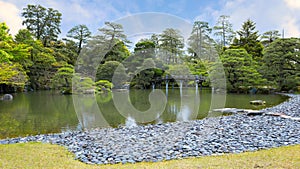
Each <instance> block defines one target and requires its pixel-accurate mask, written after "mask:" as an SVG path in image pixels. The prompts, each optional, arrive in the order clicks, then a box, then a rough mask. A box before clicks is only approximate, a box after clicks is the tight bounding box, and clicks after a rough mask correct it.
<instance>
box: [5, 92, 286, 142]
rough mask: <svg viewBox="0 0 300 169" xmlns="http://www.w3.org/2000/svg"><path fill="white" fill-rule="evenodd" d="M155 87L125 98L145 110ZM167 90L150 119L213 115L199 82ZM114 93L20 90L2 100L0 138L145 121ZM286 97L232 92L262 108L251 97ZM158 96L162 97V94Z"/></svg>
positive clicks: (272, 101)
mask: <svg viewBox="0 0 300 169" xmlns="http://www.w3.org/2000/svg"><path fill="white" fill-rule="evenodd" d="M154 91H156V89H155V90H154ZM154 91H153V90H131V91H130V92H128V94H129V96H128V95H127V97H126V99H127V100H126V101H124V103H125V104H126V103H128V100H130V102H131V103H132V106H133V107H134V108H135V109H137V110H139V111H141V112H145V111H147V110H148V109H150V108H151V104H150V102H149V95H150V94H151V93H153V92H154ZM163 91H164V90H163ZM166 92H168V97H167V98H168V101H167V103H166V105H165V108H164V111H163V112H162V113H160V112H156V111H154V112H153V114H152V115H151V116H153V120H152V121H150V123H164V122H172V121H176V120H181V121H186V120H192V119H201V118H205V117H207V116H208V115H209V114H208V111H209V110H210V109H211V101H212V95H211V91H210V90H203V91H201V90H199V91H198V92H197V91H195V88H190V89H187V88H183V89H182V95H181V97H180V90H179V89H172V90H169V91H166ZM72 97H73V98H72ZM113 97H119V95H118V94H114V93H106V94H101V95H96V96H93V95H90V96H89V95H85V96H79V95H78V96H77V95H73V96H70V95H69V96H64V95H60V94H58V93H55V92H49V91H41V92H33V93H18V94H14V100H13V101H12V102H3V101H0V138H6V137H16V136H24V135H34V134H42V133H55V132H61V131H66V130H76V129H79V128H93V127H109V126H111V127H118V126H119V125H125V124H126V122H127V124H128V123H129V124H131V122H132V120H131V119H130V118H129V119H128V118H127V117H128V116H130V117H131V118H133V119H134V120H135V121H136V123H137V124H139V125H140V124H141V123H140V121H139V120H141V119H139V120H137V119H136V118H135V116H133V115H132V114H130V113H129V114H128V115H127V116H124V115H123V114H121V113H120V112H119V111H118V109H117V108H116V107H115V105H114V101H113ZM218 97H219V95H214V98H217V99H218ZM220 98H222V96H220ZM285 99H286V97H283V96H280V95H237V94H227V100H226V107H236V108H245V109H258V108H259V109H260V108H264V107H255V106H253V105H250V104H249V101H251V100H265V101H266V102H267V104H266V106H273V105H276V104H279V103H280V102H282V101H284V100H285ZM154 100H155V101H157V103H159V102H160V100H159V99H154ZM74 105H75V106H74ZM154 105H156V103H155V104H154ZM75 110H76V111H75ZM99 112H100V113H99ZM151 118H152V117H151Z"/></svg>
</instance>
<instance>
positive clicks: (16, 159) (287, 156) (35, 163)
mask: <svg viewBox="0 0 300 169" xmlns="http://www.w3.org/2000/svg"><path fill="white" fill-rule="evenodd" d="M0 168H8V169H9V168H30V169H34V168H72V169H73V168H74V169H76V168H116V169H117V168H128V169H134V168H145V169H148V168H149V169H152V168H178V169H181V168H300V145H296V146H287V147H280V148H274V149H269V150H261V151H257V152H247V153H241V154H226V155H221V156H210V157H199V158H188V159H182V160H171V161H163V162H157V163H147V162H142V163H136V164H125V165H122V164H116V165H87V164H84V163H81V162H79V161H76V160H74V156H73V155H72V154H71V153H69V152H68V151H67V150H66V149H65V148H64V147H62V146H58V145H51V144H43V143H25V144H11V145H0Z"/></svg>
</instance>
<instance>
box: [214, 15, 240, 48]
mask: <svg viewBox="0 0 300 169" xmlns="http://www.w3.org/2000/svg"><path fill="white" fill-rule="evenodd" d="M229 18H230V17H229V16H227V15H221V16H220V17H219V19H218V21H217V24H216V25H215V26H214V28H213V29H214V31H215V33H214V35H216V36H218V37H220V43H221V45H222V47H225V46H227V45H230V44H231V42H232V39H233V38H234V36H235V33H234V31H233V29H232V24H231V23H230V22H229Z"/></svg>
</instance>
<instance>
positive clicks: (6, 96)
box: [0, 94, 14, 100]
mask: <svg viewBox="0 0 300 169" xmlns="http://www.w3.org/2000/svg"><path fill="white" fill-rule="evenodd" d="M13 98H14V97H13V96H12V95H11V94H5V95H4V96H3V97H2V98H1V99H0V100H13Z"/></svg>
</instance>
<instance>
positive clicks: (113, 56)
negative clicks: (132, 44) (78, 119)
mask: <svg viewBox="0 0 300 169" xmlns="http://www.w3.org/2000/svg"><path fill="white" fill-rule="evenodd" d="M129 55H130V52H129V50H128V48H127V46H126V45H125V44H124V42H123V41H118V42H116V43H115V44H114V45H113V47H112V48H111V50H109V51H108V52H107V53H105V55H104V58H103V60H102V62H101V63H104V62H107V61H117V62H122V61H123V60H125V59H126V58H128V57H129Z"/></svg>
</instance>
